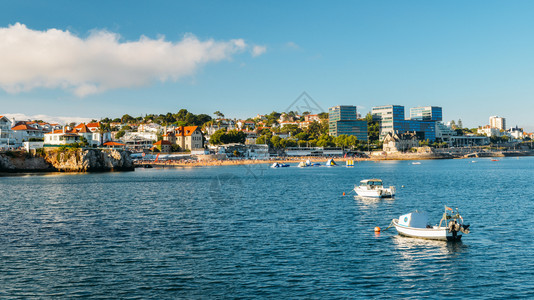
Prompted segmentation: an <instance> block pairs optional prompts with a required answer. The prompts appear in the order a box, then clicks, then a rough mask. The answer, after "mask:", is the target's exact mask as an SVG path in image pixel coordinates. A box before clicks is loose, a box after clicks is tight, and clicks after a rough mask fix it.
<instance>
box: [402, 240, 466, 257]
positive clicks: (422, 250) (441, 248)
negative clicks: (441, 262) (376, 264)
mask: <svg viewBox="0 0 534 300" xmlns="http://www.w3.org/2000/svg"><path fill="white" fill-rule="evenodd" d="M393 243H394V244H395V249H397V250H399V251H402V252H404V253H406V255H408V256H413V257H412V258H415V257H416V256H417V257H425V256H433V255H435V254H443V255H444V254H459V253H462V252H464V251H465V250H466V248H467V246H465V245H464V244H463V243H462V241H457V242H447V241H436V240H427V239H418V238H411V237H405V236H401V235H396V236H394V237H393Z"/></svg>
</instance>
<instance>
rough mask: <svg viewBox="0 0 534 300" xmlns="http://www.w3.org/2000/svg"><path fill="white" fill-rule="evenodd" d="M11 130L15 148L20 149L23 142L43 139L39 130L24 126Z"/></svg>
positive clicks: (42, 133) (42, 134)
mask: <svg viewBox="0 0 534 300" xmlns="http://www.w3.org/2000/svg"><path fill="white" fill-rule="evenodd" d="M11 130H12V131H13V138H14V140H15V147H21V146H22V143H23V142H28V141H29V140H30V139H42V138H43V137H44V132H43V131H42V130H41V129H37V128H34V127H32V126H29V125H26V124H20V125H17V126H15V127H13V128H11Z"/></svg>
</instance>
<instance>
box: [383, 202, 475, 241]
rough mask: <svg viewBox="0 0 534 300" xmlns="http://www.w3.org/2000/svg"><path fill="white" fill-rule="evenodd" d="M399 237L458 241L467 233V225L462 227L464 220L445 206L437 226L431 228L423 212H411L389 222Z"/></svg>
mask: <svg viewBox="0 0 534 300" xmlns="http://www.w3.org/2000/svg"><path fill="white" fill-rule="evenodd" d="M391 222H392V223H393V226H395V229H397V232H398V233H399V234H400V235H403V236H408V237H415V238H422V239H431V240H442V241H459V240H461V239H462V233H465V234H468V233H469V225H464V219H463V218H462V216H460V214H459V213H458V209H456V213H454V212H453V209H452V208H449V207H447V206H445V213H443V217H442V218H441V221H440V222H439V224H438V225H434V226H431V225H430V224H429V223H428V216H427V214H426V213H423V212H418V211H415V212H412V213H408V214H405V215H402V216H400V217H399V218H398V219H393V220H392V221H391Z"/></svg>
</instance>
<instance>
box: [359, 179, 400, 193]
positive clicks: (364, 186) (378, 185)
mask: <svg viewBox="0 0 534 300" xmlns="http://www.w3.org/2000/svg"><path fill="white" fill-rule="evenodd" d="M354 192H356V194H358V196H360V197H370V198H392V197H394V196H395V187H394V186H390V187H388V188H385V187H384V186H383V184H382V180H381V179H365V180H362V181H360V185H357V186H355V187H354Z"/></svg>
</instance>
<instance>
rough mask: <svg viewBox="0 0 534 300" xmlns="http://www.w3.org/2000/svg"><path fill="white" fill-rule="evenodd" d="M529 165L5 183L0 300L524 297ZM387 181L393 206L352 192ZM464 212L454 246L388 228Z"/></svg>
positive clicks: (533, 254)
mask: <svg viewBox="0 0 534 300" xmlns="http://www.w3.org/2000/svg"><path fill="white" fill-rule="evenodd" d="M533 176H534V158H519V159H517V158H504V159H500V160H499V161H491V160H490V159H474V160H471V159H469V160H467V159H466V160H433V161H422V162H421V164H420V165H414V164H412V163H411V162H409V161H398V162H380V163H374V162H362V163H357V164H356V166H355V167H354V168H350V169H349V168H345V167H332V168H328V167H314V168H305V169H299V168H296V167H295V166H292V167H290V168H283V169H270V168H268V166H267V165H254V166H231V167H213V168H196V169H158V168H154V169H138V170H136V171H135V172H129V173H98V174H81V175H80V174H78V175H72V174H70V175H68V174H52V175H38V176H35V175H33V176H16V177H0V191H1V201H0V285H1V286H0V298H71V297H88V298H140V299H146V298H157V299H164V298H187V299H196V298H276V299H287V298H315V299H318V298H365V299H367V298H384V297H388V298H389V297H391V298H393V297H400V298H408V299H410V298H412V299H421V298H423V297H428V298H440V299H443V298H452V299H458V298H465V299H470V298H514V297H515V298H533V297H534V245H533V244H534V229H533V224H534V223H533V221H534V214H533V213H534V201H533V200H534V199H533V198H534V186H533V185H532V180H533V179H532V178H533ZM366 178H381V179H383V180H384V183H385V185H394V186H396V187H397V197H396V198H395V199H389V200H362V199H356V198H354V197H353V196H352V194H351V195H349V196H342V194H343V192H345V193H348V192H350V191H351V189H352V187H353V186H354V184H355V183H357V182H358V181H360V180H362V179H366ZM444 205H448V206H451V207H458V208H459V209H460V211H461V212H462V215H463V217H464V219H465V221H466V223H470V224H471V234H469V235H466V236H464V240H463V242H461V243H447V242H433V241H425V240H417V239H410V238H403V237H399V236H398V235H397V233H396V232H395V230H394V229H393V228H391V229H389V230H387V231H384V232H382V233H381V234H379V235H375V233H374V232H373V228H374V227H375V226H380V227H382V228H386V227H387V226H388V225H389V223H390V221H391V219H392V218H396V217H398V216H399V215H401V214H404V213H408V212H410V211H414V210H419V211H426V212H428V213H429V215H430V216H431V218H432V219H433V223H437V222H438V221H439V219H440V217H441V214H442V213H443V206H444Z"/></svg>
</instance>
